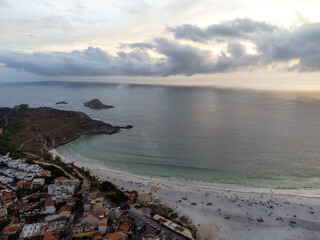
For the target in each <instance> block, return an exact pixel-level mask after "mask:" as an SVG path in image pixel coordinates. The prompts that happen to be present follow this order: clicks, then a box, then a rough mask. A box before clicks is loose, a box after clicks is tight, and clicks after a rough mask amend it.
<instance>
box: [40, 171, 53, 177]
mask: <svg viewBox="0 0 320 240" xmlns="http://www.w3.org/2000/svg"><path fill="white" fill-rule="evenodd" d="M40 175H41V176H42V177H51V171H49V170H42V171H41V173H40Z"/></svg>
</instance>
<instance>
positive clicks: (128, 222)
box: [118, 219, 132, 232]
mask: <svg viewBox="0 0 320 240" xmlns="http://www.w3.org/2000/svg"><path fill="white" fill-rule="evenodd" d="M131 225H132V220H130V219H125V220H124V221H123V223H121V224H120V225H119V227H118V229H119V230H121V231H124V232H128V231H129V230H130V228H131Z"/></svg>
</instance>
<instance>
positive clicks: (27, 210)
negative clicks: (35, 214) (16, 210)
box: [20, 204, 33, 213]
mask: <svg viewBox="0 0 320 240" xmlns="http://www.w3.org/2000/svg"><path fill="white" fill-rule="evenodd" d="M32 209H33V207H32V205H30V204H27V205H25V206H23V208H22V209H21V210H20V211H22V212H23V213H26V212H30V211H31V210H32Z"/></svg>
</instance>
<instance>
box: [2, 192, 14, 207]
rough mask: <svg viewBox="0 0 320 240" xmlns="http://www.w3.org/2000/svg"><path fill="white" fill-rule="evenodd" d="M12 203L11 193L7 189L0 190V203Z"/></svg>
mask: <svg viewBox="0 0 320 240" xmlns="http://www.w3.org/2000/svg"><path fill="white" fill-rule="evenodd" d="M11 203H12V195H11V192H9V191H8V190H5V191H2V192H0V204H1V205H9V204H11Z"/></svg>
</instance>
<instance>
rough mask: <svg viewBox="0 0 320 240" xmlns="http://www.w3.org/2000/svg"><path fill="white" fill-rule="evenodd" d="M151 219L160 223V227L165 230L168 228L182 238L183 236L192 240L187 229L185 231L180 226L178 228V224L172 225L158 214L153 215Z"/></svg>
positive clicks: (172, 223)
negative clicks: (164, 227)
mask: <svg viewBox="0 0 320 240" xmlns="http://www.w3.org/2000/svg"><path fill="white" fill-rule="evenodd" d="M153 219H155V220H156V221H158V222H160V223H161V224H162V225H164V226H166V227H167V228H170V229H171V230H173V231H175V232H177V233H179V234H181V235H182V236H184V237H186V238H188V239H193V237H192V234H191V232H190V231H189V230H188V229H186V228H184V227H182V226H180V225H178V224H176V223H174V222H172V221H170V220H168V219H166V218H164V217H162V216H160V215H158V214H156V215H154V216H153Z"/></svg>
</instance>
